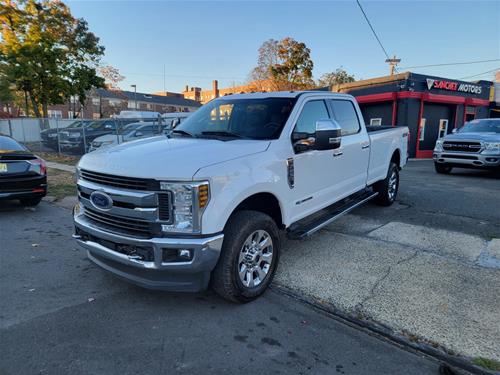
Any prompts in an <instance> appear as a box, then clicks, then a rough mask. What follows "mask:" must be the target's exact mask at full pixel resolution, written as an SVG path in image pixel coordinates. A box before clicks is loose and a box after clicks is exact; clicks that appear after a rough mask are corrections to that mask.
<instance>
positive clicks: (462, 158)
mask: <svg viewBox="0 0 500 375" xmlns="http://www.w3.org/2000/svg"><path fill="white" fill-rule="evenodd" d="M432 158H433V159H434V161H435V162H436V163H446V164H450V165H455V166H457V167H460V166H463V167H467V168H468V167H477V168H495V167H499V166H500V155H485V154H480V153H471V152H436V151H434V153H433V155H432Z"/></svg>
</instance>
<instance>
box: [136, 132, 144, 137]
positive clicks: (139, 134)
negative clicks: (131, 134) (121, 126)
mask: <svg viewBox="0 0 500 375" xmlns="http://www.w3.org/2000/svg"><path fill="white" fill-rule="evenodd" d="M143 135H144V133H143V132H141V131H139V130H138V131H136V132H135V136H136V137H142V136H143Z"/></svg>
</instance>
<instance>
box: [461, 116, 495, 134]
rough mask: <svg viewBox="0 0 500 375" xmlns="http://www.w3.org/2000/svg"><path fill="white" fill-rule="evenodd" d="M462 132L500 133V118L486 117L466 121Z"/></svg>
mask: <svg viewBox="0 0 500 375" xmlns="http://www.w3.org/2000/svg"><path fill="white" fill-rule="evenodd" d="M459 132H460V133H472V132H474V133H500V120H492V119H484V120H473V121H470V122H466V123H465V125H464V126H462V127H461V128H460V130H459Z"/></svg>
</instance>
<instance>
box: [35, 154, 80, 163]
mask: <svg viewBox="0 0 500 375" xmlns="http://www.w3.org/2000/svg"><path fill="white" fill-rule="evenodd" d="M35 154H36V155H38V156H40V157H41V158H42V159H44V160H47V161H53V162H56V163H61V164H68V165H76V164H77V163H78V160H80V156H73V155H63V154H57V153H52V152H35Z"/></svg>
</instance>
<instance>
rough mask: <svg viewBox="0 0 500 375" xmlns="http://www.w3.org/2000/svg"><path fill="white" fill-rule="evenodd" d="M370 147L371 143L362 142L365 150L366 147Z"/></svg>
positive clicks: (362, 147)
mask: <svg viewBox="0 0 500 375" xmlns="http://www.w3.org/2000/svg"><path fill="white" fill-rule="evenodd" d="M368 147H370V144H369V143H365V144H361V149H362V150H364V149H365V148H368Z"/></svg>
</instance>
